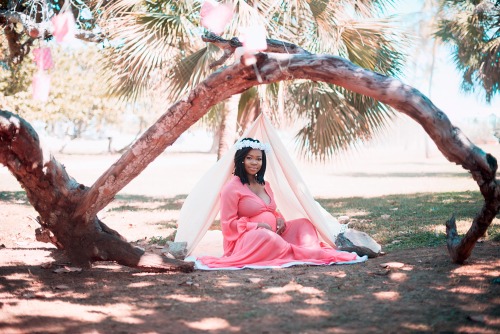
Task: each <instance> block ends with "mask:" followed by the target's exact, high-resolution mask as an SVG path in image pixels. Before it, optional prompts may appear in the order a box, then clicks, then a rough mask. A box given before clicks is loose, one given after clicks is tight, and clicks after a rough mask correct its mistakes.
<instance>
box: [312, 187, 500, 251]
mask: <svg viewBox="0 0 500 334" xmlns="http://www.w3.org/2000/svg"><path fill="white" fill-rule="evenodd" d="M318 202H319V203H321V205H323V207H324V208H325V209H326V210H328V211H329V212H330V213H331V214H332V215H333V216H334V217H338V216H343V215H347V216H349V217H350V218H351V224H350V225H349V226H350V227H352V228H354V229H357V230H360V231H364V232H366V233H368V234H369V235H371V236H372V237H373V238H374V239H375V240H376V241H377V242H379V243H380V244H381V245H382V246H384V249H386V250H392V249H409V248H417V247H433V246H439V245H445V243H446V241H445V233H446V232H445V223H446V221H447V220H448V219H450V217H451V216H452V215H453V214H454V215H455V218H456V221H457V225H458V230H459V233H460V234H463V233H465V232H466V231H467V230H468V229H469V227H470V224H471V222H472V220H473V219H474V217H475V216H476V214H477V212H478V211H479V210H480V209H481V206H482V203H483V199H482V196H481V194H480V193H479V192H473V191H467V192H447V193H419V194H411V195H406V194H405V195H391V196H382V197H375V198H361V197H352V198H340V199H318ZM487 238H488V239H492V240H498V239H500V225H499V223H498V222H497V220H494V221H493V223H492V225H490V228H489V230H488V236H487Z"/></svg>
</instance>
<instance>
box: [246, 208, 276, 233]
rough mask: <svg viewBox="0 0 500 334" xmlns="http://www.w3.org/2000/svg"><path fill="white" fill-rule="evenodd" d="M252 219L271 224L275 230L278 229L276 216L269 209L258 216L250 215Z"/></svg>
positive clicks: (252, 220)
mask: <svg viewBox="0 0 500 334" xmlns="http://www.w3.org/2000/svg"><path fill="white" fill-rule="evenodd" d="M250 221H251V222H256V223H266V224H269V226H271V228H272V229H273V231H276V217H275V216H274V215H273V214H272V213H271V212H269V211H266V212H262V213H259V214H258V215H256V216H253V217H250Z"/></svg>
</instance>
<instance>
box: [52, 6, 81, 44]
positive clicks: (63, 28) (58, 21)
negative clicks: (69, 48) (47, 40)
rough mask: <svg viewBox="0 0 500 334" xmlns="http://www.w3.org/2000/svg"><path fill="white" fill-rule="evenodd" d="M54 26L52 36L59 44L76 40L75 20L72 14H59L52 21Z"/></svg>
mask: <svg viewBox="0 0 500 334" xmlns="http://www.w3.org/2000/svg"><path fill="white" fill-rule="evenodd" d="M51 22H52V25H53V26H54V31H53V32H52V35H53V36H54V37H55V38H56V41H57V42H58V43H61V42H70V41H71V40H73V39H75V32H76V26H75V18H74V17H73V14H72V13H70V12H64V13H59V14H58V15H56V16H54V17H53V18H52V20H51Z"/></svg>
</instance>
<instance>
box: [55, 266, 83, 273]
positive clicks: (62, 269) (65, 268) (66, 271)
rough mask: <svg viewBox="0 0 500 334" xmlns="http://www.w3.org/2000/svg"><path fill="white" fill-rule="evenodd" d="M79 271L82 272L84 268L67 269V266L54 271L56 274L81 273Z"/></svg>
mask: <svg viewBox="0 0 500 334" xmlns="http://www.w3.org/2000/svg"><path fill="white" fill-rule="evenodd" d="M79 271H82V268H78V267H66V266H64V267H62V268H59V269H55V270H53V272H54V273H56V274H60V273H71V272H79Z"/></svg>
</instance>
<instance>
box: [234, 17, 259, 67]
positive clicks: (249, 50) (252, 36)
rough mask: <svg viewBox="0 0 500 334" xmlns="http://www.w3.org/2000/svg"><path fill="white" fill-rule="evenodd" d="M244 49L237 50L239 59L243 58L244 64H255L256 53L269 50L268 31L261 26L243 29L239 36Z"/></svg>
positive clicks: (236, 53)
mask: <svg viewBox="0 0 500 334" xmlns="http://www.w3.org/2000/svg"><path fill="white" fill-rule="evenodd" d="M239 40H240V42H241V44H243V46H242V47H239V48H237V49H236V50H235V55H236V56H237V57H239V56H243V64H245V65H247V66H248V65H252V64H255V62H256V61H257V58H255V55H254V54H255V53H256V52H259V51H264V50H265V49H267V42H266V30H265V29H264V28H263V27H261V26H254V27H249V28H246V29H243V31H242V33H241V34H240V36H239Z"/></svg>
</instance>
